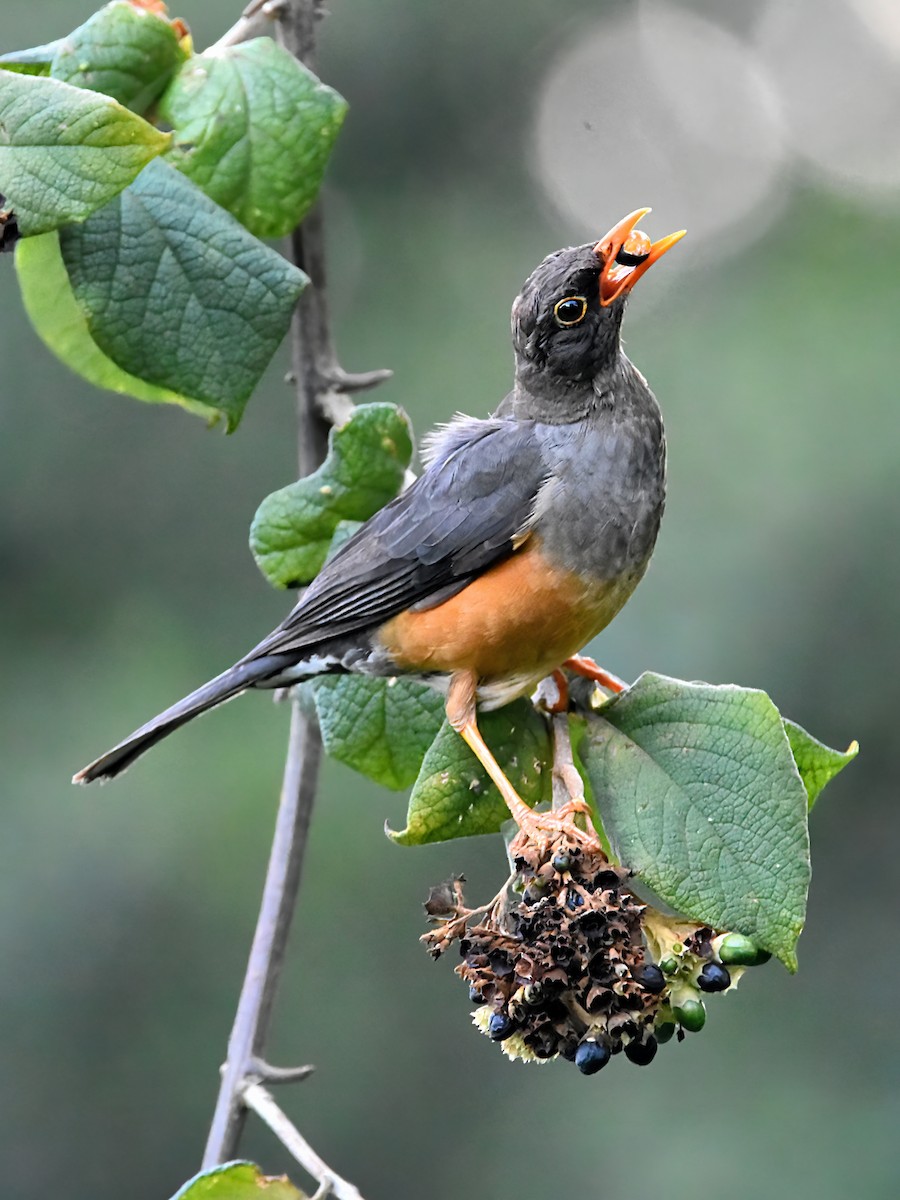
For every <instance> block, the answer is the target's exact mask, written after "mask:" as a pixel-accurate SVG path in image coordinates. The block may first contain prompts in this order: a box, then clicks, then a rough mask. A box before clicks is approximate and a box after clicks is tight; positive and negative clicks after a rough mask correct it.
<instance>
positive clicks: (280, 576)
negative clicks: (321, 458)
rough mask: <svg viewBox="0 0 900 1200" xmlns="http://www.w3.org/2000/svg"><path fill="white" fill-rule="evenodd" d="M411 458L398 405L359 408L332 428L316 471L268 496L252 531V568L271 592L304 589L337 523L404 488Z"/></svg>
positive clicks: (360, 515) (365, 515)
mask: <svg viewBox="0 0 900 1200" xmlns="http://www.w3.org/2000/svg"><path fill="white" fill-rule="evenodd" d="M411 458H412V429H411V427H410V423H409V418H408V417H407V415H406V413H405V412H404V411H403V409H402V408H398V407H397V406H396V405H395V404H361V405H359V407H358V408H355V409H354V410H353V413H352V414H351V416H350V419H349V420H348V421H347V422H345V424H344V425H342V426H341V427H340V428H339V429H332V431H331V433H330V435H329V439H328V456H327V458H326V459H325V462H324V463H323V464H322V466H321V467H319V468H318V470H316V471H314V472H313V473H312V474H311V475H307V476H306V477H305V478H304V479H299V480H298V481H297V482H296V483H291V484H289V485H288V486H287V487H283V488H281V489H280V490H279V491H277V492H272V494H271V495H269V496H267V497H266V498H265V500H263V502H262V504H260V506H259V508H258V509H257V511H256V515H255V516H254V518H253V523H252V525H251V526H250V549H251V550H252V552H253V557H254V558H255V559H256V565H257V566H258V567H259V569H260V570H261V571H262V573H263V575H265V577H266V578H267V579H268V580H269V582H270V583H271V584H273V585H274V586H275V587H281V588H286V587H297V586H298V585H299V584H303V583H309V582H310V581H311V580H312V579H314V578H315V576H316V575H317V574H318V573H319V571H320V570H321V569H322V564H323V563H324V562H325V558H326V556H327V554H328V552H329V548H330V546H331V540H332V537H333V535H334V532H335V529H336V528H337V525H338V522H340V521H366V520H368V519H369V517H371V516H372V515H373V514H374V513H376V512H377V511H378V510H379V509H380V508H381V507H383V505H385V504H387V502H388V501H389V500H393V498H394V496H396V494H397V492H398V491H399V490H400V487H401V486H402V483H403V477H404V475H405V473H406V468H407V466H408V465H409V461H410V459H411Z"/></svg>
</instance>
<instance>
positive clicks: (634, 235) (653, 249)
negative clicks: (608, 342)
mask: <svg viewBox="0 0 900 1200" xmlns="http://www.w3.org/2000/svg"><path fill="white" fill-rule="evenodd" d="M651 211H652V210H651V209H649V208H638V209H635V211H634V212H633V213H629V214H628V216H627V217H624V218H623V219H622V220H621V221H620V222H619V223H618V225H614V226H613V228H612V229H611V230H610V231H609V233H608V234H607V235H606V237H604V238H601V240H600V241H599V242H598V243H597V245H596V246H595V247H594V253H595V254H596V255H597V257H598V258H599V259H600V261H601V262H602V263H603V269H602V271H601V272H600V304H601V305H602V306H603V307H604V308H605V307H606V306H607V305H609V304H612V302H613V301H614V300H618V298H619V297H620V296H624V295H626V294H627V293H628V292H630V291H631V289H632V288H633V287H634V285H635V284H636V283H637V281H638V280H639V279H640V277H641V276H642V275H643V274H644V273H645V271H649V270H650V268H651V267H652V266H653V264H654V263H655V262H656V261H657V259H660V258H662V256H663V255H664V254H665V252H666V251H667V250H668V249H669V248H670V247H671V246H674V245H675V243H676V242H679V241H681V239H682V238H683V237H684V235H685V233H686V232H687V230H686V229H679V231H678V232H677V233H670V234H669V236H668V237H664V238H660V239H659V241H658V242H651V241H650V239H649V238H648V237H647V235H646V233H642V232H641V230H640V229H635V226H636V225H637V223H638V221H640V219H641V217H646V215H647V213H648V212H651Z"/></svg>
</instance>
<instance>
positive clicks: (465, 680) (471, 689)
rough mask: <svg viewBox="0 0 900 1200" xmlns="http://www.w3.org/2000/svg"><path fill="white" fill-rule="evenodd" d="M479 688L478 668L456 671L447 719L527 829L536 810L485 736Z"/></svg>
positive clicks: (520, 826)
mask: <svg viewBox="0 0 900 1200" xmlns="http://www.w3.org/2000/svg"><path fill="white" fill-rule="evenodd" d="M477 692H478V679H477V677H476V675H475V672H474V671H456V672H455V673H454V674H453V675H452V676H451V679H450V687H449V689H448V691H447V705H446V711H447V720H448V721H449V722H450V725H451V726H452V727H453V729H455V730H456V732H457V733H458V734H459V736H460V737H461V738H462V740H463V741H464V742H465V743H466V745H467V746H468V747H469V749H470V750H471V751H472V753H473V754H474V755H475V757H476V758H477V759H478V761H479V762H480V763H481V765H482V766H483V767H484V769H485V770H486V771H487V773H488V775H489V776H490V777H491V779H492V780H493V782H494V783H495V784H496V785H497V789H498V790H499V792H500V795H501V796H502V797H503V799H504V800H505V801H506V806H507V808H508V809H509V811H510V813H511V814H512V818H513V820H514V821H515V823H516V824H517V825H518V826H519V828H520V829H524V828H525V827H526V825H529V824H531V822H532V821H533V820H534V814H533V813H532V811H531V809H530V808H529V807H528V805H527V804H526V803H525V801H524V800H523V799H522V797H521V796H520V795H519V793H518V792H517V791H516V789H515V788H514V787H513V785H512V784H511V783H510V782H509V780H508V779H507V778H506V775H505V774H504V772H503V768H502V767H501V766H500V764H499V763H498V762H497V760H496V758H494V756H493V754H492V753H491V749H490V747H489V746H488V744H487V742H486V741H485V740H484V738H483V737H482V736H481V732H480V731H479V729H478V722H477V720H476V696H477Z"/></svg>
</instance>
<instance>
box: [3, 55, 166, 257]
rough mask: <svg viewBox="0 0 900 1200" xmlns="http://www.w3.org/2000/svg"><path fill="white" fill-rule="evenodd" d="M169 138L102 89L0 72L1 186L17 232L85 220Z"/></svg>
mask: <svg viewBox="0 0 900 1200" xmlns="http://www.w3.org/2000/svg"><path fill="white" fill-rule="evenodd" d="M168 143H169V134H167V133H160V132H159V130H158V129H154V128H153V126H152V125H149V124H148V123H147V122H146V121H144V120H143V119H142V118H141V117H138V116H135V114H134V113H132V112H129V111H128V109H127V108H123V107H122V105H121V104H119V103H117V102H116V101H115V100H111V99H110V98H109V97H108V96H101V95H99V94H98V93H97V92H86V91H83V90H82V89H81V88H76V87H71V86H70V85H69V84H68V83H60V81H59V80H58V79H42V78H38V77H34V76H26V75H16V74H13V73H11V72H10V71H0V191H2V192H3V193H4V194H5V196H6V198H7V200H8V201H9V204H10V207H12V208H14V209H15V210H16V215H17V217H18V220H19V229H20V232H21V233H22V235H23V236H28V235H29V234H34V233H46V232H48V231H49V230H51V229H57V228H58V227H59V226H60V225H65V224H66V223H68V222H69V221H82V220H84V218H85V217H87V216H89V215H90V214H91V213H92V212H94V211H95V210H96V209H98V208H100V207H101V206H102V205H104V204H106V203H108V201H110V200H111V199H112V198H113V196H116V195H118V193H119V192H121V191H122V189H123V188H125V187H127V186H128V184H129V183H131V181H132V180H133V179H134V177H135V176H136V175H137V174H138V172H139V171H141V170H142V168H143V167H145V166H146V165H147V163H148V162H150V160H151V159H152V158H155V157H156V155H157V154H160V153H161V152H162V151H163V150H164V149H165V148H166V146H167V145H168Z"/></svg>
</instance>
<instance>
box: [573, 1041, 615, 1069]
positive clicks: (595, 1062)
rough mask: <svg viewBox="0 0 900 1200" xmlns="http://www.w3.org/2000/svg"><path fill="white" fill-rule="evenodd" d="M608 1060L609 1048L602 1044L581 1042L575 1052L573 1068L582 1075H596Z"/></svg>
mask: <svg viewBox="0 0 900 1200" xmlns="http://www.w3.org/2000/svg"><path fill="white" fill-rule="evenodd" d="M609 1059H610V1053H609V1047H608V1046H606V1045H605V1044H604V1043H603V1042H593V1041H590V1042H582V1043H581V1045H580V1046H579V1047H578V1049H577V1050H576V1051H575V1066H576V1067H577V1068H578V1070H579V1071H580V1072H581V1073H582V1075H596V1073H597V1072H598V1071H599V1070H600V1069H601V1068H602V1067H605V1066H606V1064H607V1063H608V1062H609Z"/></svg>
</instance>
